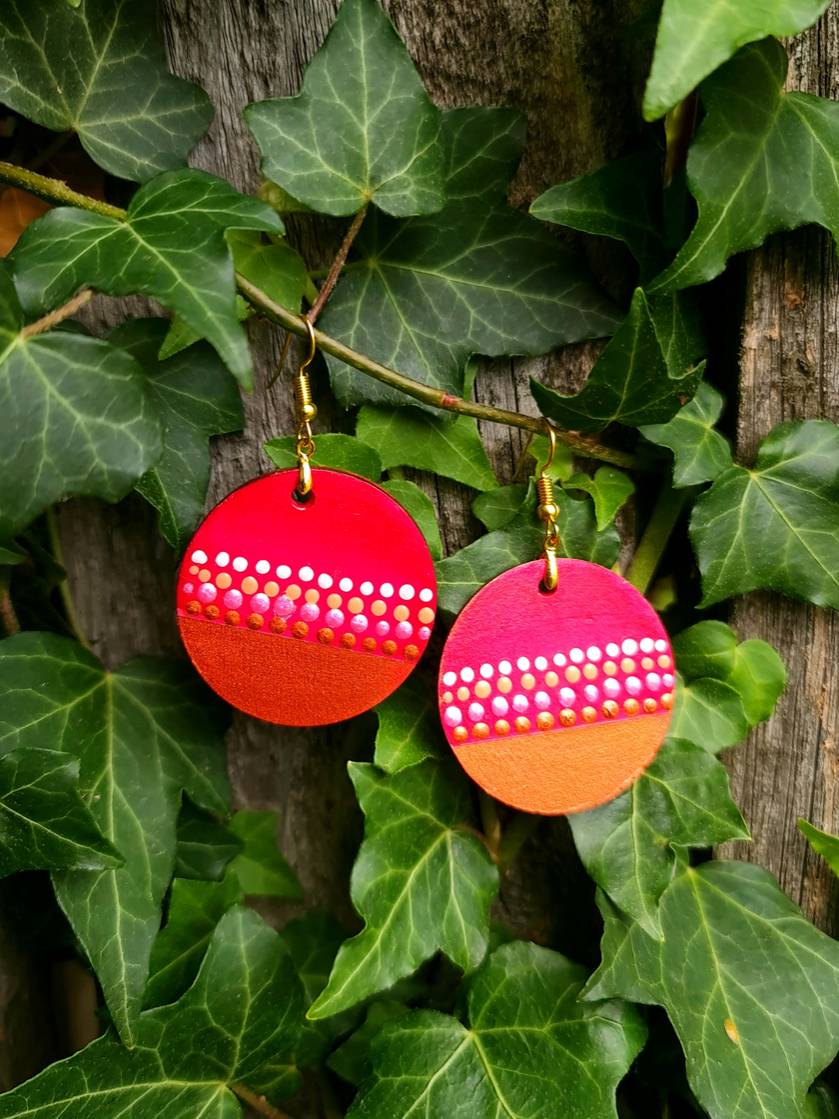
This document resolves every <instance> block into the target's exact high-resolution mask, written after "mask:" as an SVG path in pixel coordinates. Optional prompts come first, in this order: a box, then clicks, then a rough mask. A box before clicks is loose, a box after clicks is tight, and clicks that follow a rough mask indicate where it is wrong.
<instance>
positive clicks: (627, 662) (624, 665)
mask: <svg viewBox="0 0 839 1119" xmlns="http://www.w3.org/2000/svg"><path fill="white" fill-rule="evenodd" d="M634 668H635V661H634V660H633V659H632V657H624V658H623V660H622V661H621V671H622V672H632V670H633V669H634Z"/></svg>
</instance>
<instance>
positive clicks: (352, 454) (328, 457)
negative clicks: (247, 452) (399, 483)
mask: <svg viewBox="0 0 839 1119" xmlns="http://www.w3.org/2000/svg"><path fill="white" fill-rule="evenodd" d="M317 447H318V450H317V464H318V466H330V467H332V468H333V469H335V470H348V471H349V472H350V473H351V474H360V475H361V477H362V478H369V479H370V481H371V482H378V480H379V478H381V476H382V463H381V459H380V458H379V456H378V453H377V452H376V451H375V450H374V449H373V448H372V447H369V446H368V445H367V444H365V443H364V442H362V440H361V439H356V438H354V437H353V436H352V435H341V434H340V433H332V432H328V433H327V434H325V435H319V436H318V437H317ZM263 449H264V451H265V453H266V454H267V455H268V458H270V460H271V462H273V463H274V465H275V466H278V467H279V468H280V470H287V469H288V468H289V467H291V466H295V467H296V466H297V439H296V438H295V436H293V435H283V436H281V437H280V438H279V439H270V440H269V441H268V442H267V443H264V444H263Z"/></svg>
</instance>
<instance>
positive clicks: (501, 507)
mask: <svg viewBox="0 0 839 1119" xmlns="http://www.w3.org/2000/svg"><path fill="white" fill-rule="evenodd" d="M527 495H528V487H527V486H526V485H524V484H523V483H514V484H513V485H511V486H497V487H496V488H495V489H494V490H489V491H488V492H487V493H479V494H478V496H477V497H476V498H475V500H474V501H473V502H472V512H473V513H474V514H475V516H476V517H477V518H478V520H479V521H480V522H481V524H482V525H483V526H484V528H486V529H488V530H489V531H490V532H495V531H496V529H499V528H504V527H505V526H506V525H508V524H509V523H510V521H512V520H513V518H514V517H515V516H516V515H517V514H518V513H519V512H520V511H521V509H522V506H523V505H524V503H525V501H526V500H527Z"/></svg>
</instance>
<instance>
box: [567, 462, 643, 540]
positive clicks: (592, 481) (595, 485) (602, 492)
mask: <svg viewBox="0 0 839 1119" xmlns="http://www.w3.org/2000/svg"><path fill="white" fill-rule="evenodd" d="M565 488H566V489H569V490H582V491H583V492H584V493H587V494H589V496H590V497H591V499H592V501H593V502H594V515H595V518H596V521H597V530H598V532H602V531H603V529H604V528H606V526H607V525H610V524H611V523H612V522H613V521H614V519H615V517H616V516H617V515H618V513H619V511H620V509H621V507H622V506H623V505H625V504H626V502H627V501H628V500H629V499H630V497H632V495H633V494H634V493H635V483H634V482H633V481H632V479H631V478H630V477H628V475H626V474H624V472H623V471H622V470H616V469H615V467H614V466H601V467H600V468H599V469H598V470H597V471H596V473H595V474H594V475H593V476H592V475H589V474H575V475H574V476H573V477H572V478H569V479H568V481H567V482H566V483H565Z"/></svg>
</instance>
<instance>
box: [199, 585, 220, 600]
mask: <svg viewBox="0 0 839 1119" xmlns="http://www.w3.org/2000/svg"><path fill="white" fill-rule="evenodd" d="M217 594H218V591H217V590H216V588H215V587H214V586H213V584H212V583H202V584H201V586H200V587H199V588H198V599H199V601H200V602H215V598H216V595H217Z"/></svg>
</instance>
